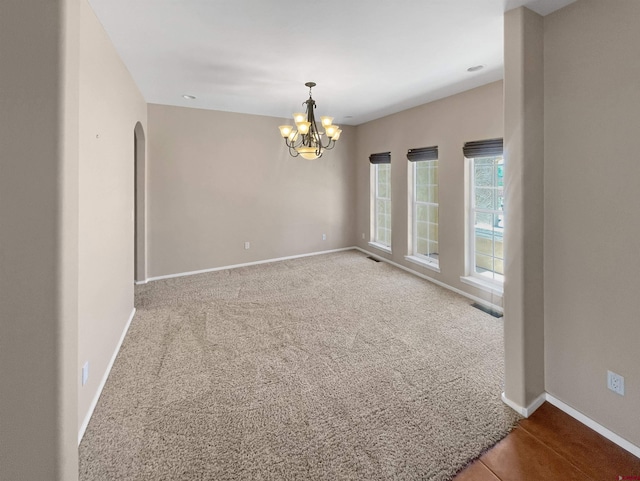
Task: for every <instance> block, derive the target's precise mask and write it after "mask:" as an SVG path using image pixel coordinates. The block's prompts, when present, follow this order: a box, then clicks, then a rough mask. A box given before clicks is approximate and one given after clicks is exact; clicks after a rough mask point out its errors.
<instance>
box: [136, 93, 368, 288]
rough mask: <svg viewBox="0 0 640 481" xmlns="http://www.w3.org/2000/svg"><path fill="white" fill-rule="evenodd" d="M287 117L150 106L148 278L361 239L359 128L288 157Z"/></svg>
mask: <svg viewBox="0 0 640 481" xmlns="http://www.w3.org/2000/svg"><path fill="white" fill-rule="evenodd" d="M282 123H283V120H282V119H277V118H273V117H263V116H257V115H245V114H235V113H228V112H216V111H208V110H199V109H191V108H182V107H169V106H161V105H149V132H148V137H147V138H148V147H149V151H148V154H149V159H150V162H149V165H148V182H147V188H148V195H147V199H148V214H149V222H148V260H149V263H148V270H147V273H148V275H149V276H150V277H156V276H162V275H169V274H177V273H181V272H190V271H196V270H201V269H210V268H215V267H221V266H228V265H233V264H241V263H246V262H252V261H259V260H265V259H272V258H278V257H285V256H292V255H298V254H306V253H310V252H317V251H324V250H329V249H336V248H341V247H349V246H352V245H353V244H354V232H355V231H354V221H353V219H354V210H353V205H354V203H355V193H354V191H353V186H354V185H355V178H354V175H355V168H354V149H353V145H355V144H354V131H355V129H353V128H351V127H346V128H344V132H343V134H342V136H341V138H340V141H339V142H338V143H337V146H336V147H335V149H334V150H331V151H328V152H327V153H326V154H324V156H323V157H322V158H320V159H317V160H311V161H310V160H305V159H302V158H300V157H297V158H292V157H290V156H289V154H288V151H287V149H286V147H285V146H284V142H283V140H282V137H280V134H279V131H278V128H277V127H278V125H280V124H282ZM322 234H326V235H327V240H326V241H323V240H322ZM245 242H250V243H251V248H250V249H249V250H245V249H244V243H245Z"/></svg>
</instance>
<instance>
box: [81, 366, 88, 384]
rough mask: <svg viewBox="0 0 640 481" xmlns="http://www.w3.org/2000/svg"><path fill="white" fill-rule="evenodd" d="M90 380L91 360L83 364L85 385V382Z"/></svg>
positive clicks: (83, 382) (83, 381)
mask: <svg viewBox="0 0 640 481" xmlns="http://www.w3.org/2000/svg"><path fill="white" fill-rule="evenodd" d="M88 380H89V361H87V362H85V363H84V366H82V385H83V386H84V385H85V384H87V381H88Z"/></svg>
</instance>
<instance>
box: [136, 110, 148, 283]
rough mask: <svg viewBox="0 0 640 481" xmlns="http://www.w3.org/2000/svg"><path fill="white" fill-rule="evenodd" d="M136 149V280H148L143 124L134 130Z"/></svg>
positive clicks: (137, 125)
mask: <svg viewBox="0 0 640 481" xmlns="http://www.w3.org/2000/svg"><path fill="white" fill-rule="evenodd" d="M133 149H134V174H133V179H134V180H133V183H134V194H133V199H134V213H135V214H134V218H135V219H134V255H133V258H134V280H135V282H141V283H142V282H146V281H147V250H146V248H147V231H146V172H145V170H146V169H145V167H146V141H145V136H144V129H143V128H142V124H141V123H140V122H138V123H137V124H136V126H135V128H134V130H133Z"/></svg>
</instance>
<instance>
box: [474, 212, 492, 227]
mask: <svg viewBox="0 0 640 481" xmlns="http://www.w3.org/2000/svg"><path fill="white" fill-rule="evenodd" d="M492 223H493V215H492V214H485V213H482V212H478V213H477V214H476V226H483V227H485V228H487V227H491V224H492Z"/></svg>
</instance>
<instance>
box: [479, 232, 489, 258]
mask: <svg viewBox="0 0 640 481" xmlns="http://www.w3.org/2000/svg"><path fill="white" fill-rule="evenodd" d="M476 252H477V253H479V254H485V255H489V256H491V255H493V238H492V237H491V236H487V234H486V231H485V230H483V229H476Z"/></svg>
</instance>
